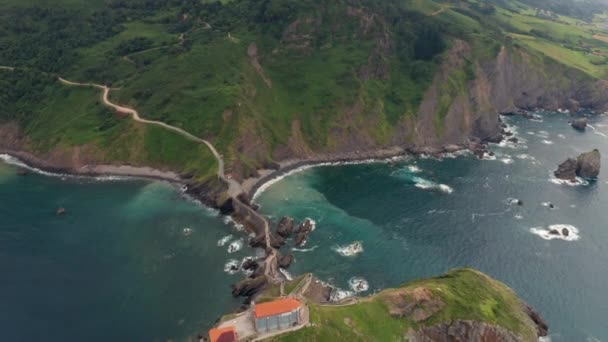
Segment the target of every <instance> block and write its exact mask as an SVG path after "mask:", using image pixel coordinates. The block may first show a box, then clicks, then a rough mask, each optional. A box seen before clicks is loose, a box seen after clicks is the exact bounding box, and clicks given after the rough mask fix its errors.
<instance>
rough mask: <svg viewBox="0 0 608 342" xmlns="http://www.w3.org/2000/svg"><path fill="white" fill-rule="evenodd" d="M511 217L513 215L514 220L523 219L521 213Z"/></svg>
mask: <svg viewBox="0 0 608 342" xmlns="http://www.w3.org/2000/svg"><path fill="white" fill-rule="evenodd" d="M513 217H515V219H516V220H523V219H524V217H523V215H521V214H515V216H513Z"/></svg>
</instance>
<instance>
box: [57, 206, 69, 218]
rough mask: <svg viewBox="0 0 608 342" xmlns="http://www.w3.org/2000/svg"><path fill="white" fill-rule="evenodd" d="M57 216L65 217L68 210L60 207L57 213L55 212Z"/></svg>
mask: <svg viewBox="0 0 608 342" xmlns="http://www.w3.org/2000/svg"><path fill="white" fill-rule="evenodd" d="M55 213H56V214H57V216H63V215H65V213H66V210H65V208H64V207H59V208H57V211H56V212H55Z"/></svg>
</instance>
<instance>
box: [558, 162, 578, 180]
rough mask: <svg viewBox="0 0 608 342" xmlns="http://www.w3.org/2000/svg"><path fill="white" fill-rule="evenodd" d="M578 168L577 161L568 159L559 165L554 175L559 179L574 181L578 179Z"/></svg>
mask: <svg viewBox="0 0 608 342" xmlns="http://www.w3.org/2000/svg"><path fill="white" fill-rule="evenodd" d="M577 166H578V163H577V161H576V160H575V159H573V158H568V159H567V160H566V161H565V162H563V163H561V164H559V166H558V167H557V170H556V171H555V172H554V173H553V174H554V175H555V177H557V178H559V179H565V180H570V181H574V180H575V179H576V170H577Z"/></svg>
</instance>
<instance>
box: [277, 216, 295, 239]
mask: <svg viewBox="0 0 608 342" xmlns="http://www.w3.org/2000/svg"><path fill="white" fill-rule="evenodd" d="M291 233H293V218H291V217H287V216H285V217H283V218H281V220H280V221H279V224H278V225H277V234H279V235H280V236H282V237H284V238H286V237H288V236H290V235H291Z"/></svg>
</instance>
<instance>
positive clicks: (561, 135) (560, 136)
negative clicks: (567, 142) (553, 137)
mask: <svg viewBox="0 0 608 342" xmlns="http://www.w3.org/2000/svg"><path fill="white" fill-rule="evenodd" d="M557 137H558V138H560V139H566V136H565V135H563V134H561V133H560V134H558V135H557Z"/></svg>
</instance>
